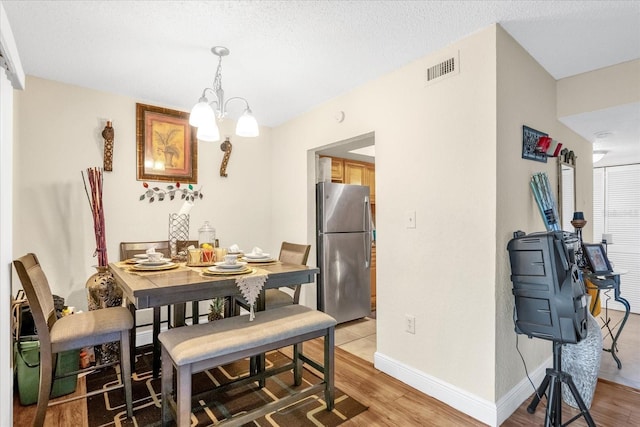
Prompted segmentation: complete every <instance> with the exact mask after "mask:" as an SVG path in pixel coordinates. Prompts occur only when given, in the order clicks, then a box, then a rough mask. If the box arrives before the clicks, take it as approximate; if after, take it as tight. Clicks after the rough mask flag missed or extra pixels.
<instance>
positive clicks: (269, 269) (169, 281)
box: [109, 261, 320, 377]
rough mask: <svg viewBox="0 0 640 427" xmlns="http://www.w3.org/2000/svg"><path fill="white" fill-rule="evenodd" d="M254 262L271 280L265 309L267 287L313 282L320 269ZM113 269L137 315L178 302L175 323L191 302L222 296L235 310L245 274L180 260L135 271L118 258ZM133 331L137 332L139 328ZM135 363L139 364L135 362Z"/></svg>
mask: <svg viewBox="0 0 640 427" xmlns="http://www.w3.org/2000/svg"><path fill="white" fill-rule="evenodd" d="M250 266H251V267H253V268H256V269H258V271H257V272H258V273H260V272H262V273H265V274H267V280H266V281H265V283H264V287H263V289H262V297H261V298H258V300H257V301H256V307H255V309H256V310H264V291H265V290H266V289H273V288H279V287H284V286H293V285H298V284H304V283H312V282H313V281H314V280H315V277H316V275H317V274H318V273H319V271H320V270H319V269H318V268H316V267H308V266H306V265H295V264H286V263H282V262H279V261H278V262H274V263H269V264H255V265H250ZM109 269H110V270H111V272H112V273H113V276H114V278H115V281H116V283H117V285H118V286H119V287H120V288H121V289H122V293H123V297H124V298H126V300H127V304H128V306H129V308H130V310H131V311H132V314H133V315H134V316H135V310H139V309H144V308H153V307H162V306H167V305H174V306H175V308H176V309H175V314H174V317H175V318H176V320H175V322H174V326H183V325H184V324H185V323H184V307H185V304H186V303H187V302H191V301H202V300H208V299H212V298H219V297H224V298H227V304H226V306H225V316H228V315H230V314H231V313H232V311H233V307H232V306H231V304H232V303H233V298H234V297H236V296H240V295H241V293H240V290H239V288H238V286H237V284H236V278H238V277H241V276H242V275H220V276H217V275H209V274H203V273H202V270H203V268H201V267H187V266H186V265H185V264H180V265H179V266H178V267H177V268H175V269H171V270H162V271H134V270H132V269H131V266H130V265H127V264H126V263H124V262H116V263H110V264H109ZM134 318H135V317H134ZM155 323H156V322H154V324H155ZM158 325H159V323H158ZM133 333H135V328H134V332H133ZM159 333H160V330H159V327H157V328H155V329H154V331H153V337H154V340H153V341H154V343H155V342H157V339H156V338H157V336H158V334H159ZM131 341H132V343H133V342H135V341H134V340H131ZM134 350H135V349H134ZM134 354H135V351H132V352H131V355H132V358H133V356H134ZM155 354H158V352H156V351H154V355H155ZM156 359H157V360H156ZM131 366H132V368H135V364H134V363H132V365H131ZM159 369H160V360H159V357H155V356H154V361H153V374H154V377H157V374H158V372H159ZM134 370H135V369H134Z"/></svg>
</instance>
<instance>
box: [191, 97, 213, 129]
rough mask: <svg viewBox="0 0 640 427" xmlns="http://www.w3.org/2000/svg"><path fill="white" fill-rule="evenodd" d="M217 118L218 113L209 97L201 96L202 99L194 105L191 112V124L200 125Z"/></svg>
mask: <svg viewBox="0 0 640 427" xmlns="http://www.w3.org/2000/svg"><path fill="white" fill-rule="evenodd" d="M215 119H216V114H215V113H214V111H213V109H212V108H211V106H210V105H209V103H208V102H207V98H200V101H199V102H198V103H197V104H196V105H194V106H193V108H192V109H191V114H189V124H190V125H191V126H195V127H200V126H202V125H205V124H206V123H208V122H210V121H214V120H215Z"/></svg>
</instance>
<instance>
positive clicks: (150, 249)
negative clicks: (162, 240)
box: [146, 248, 156, 254]
mask: <svg viewBox="0 0 640 427" xmlns="http://www.w3.org/2000/svg"><path fill="white" fill-rule="evenodd" d="M146 253H148V254H155V253H156V248H149V249H147V251H146Z"/></svg>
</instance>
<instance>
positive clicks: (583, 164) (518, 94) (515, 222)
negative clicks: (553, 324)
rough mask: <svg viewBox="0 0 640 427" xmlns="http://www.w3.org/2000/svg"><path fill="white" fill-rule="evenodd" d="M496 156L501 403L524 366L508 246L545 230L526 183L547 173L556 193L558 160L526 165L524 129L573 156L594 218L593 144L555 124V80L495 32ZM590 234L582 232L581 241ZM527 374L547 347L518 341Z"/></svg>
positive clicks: (580, 202)
mask: <svg viewBox="0 0 640 427" xmlns="http://www.w3.org/2000/svg"><path fill="white" fill-rule="evenodd" d="M497 41H498V44H497V46H498V47H497V49H498V72H497V79H498V82H499V84H498V102H497V111H498V151H497V199H498V209H497V217H496V224H497V233H496V252H497V263H496V270H497V282H496V303H497V309H496V319H497V325H496V326H497V329H496V367H495V368H496V396H497V397H498V398H500V397H501V396H503V395H505V394H506V393H507V392H508V391H509V390H511V389H512V388H513V387H514V386H515V385H516V384H517V383H518V382H519V381H520V380H521V379H522V369H523V367H522V361H521V360H520V356H519V355H518V354H517V351H516V349H515V336H514V325H513V305H514V304H513V294H512V292H511V289H512V284H511V280H510V274H511V267H510V265H509V259H508V252H507V250H506V247H507V243H508V242H509V240H510V239H511V238H512V236H513V232H514V231H516V230H523V231H525V232H526V233H531V232H537V231H545V225H544V223H543V221H542V218H541V217H540V213H539V211H538V208H537V205H536V203H535V200H534V198H533V197H532V195H531V190H530V188H529V181H530V179H531V176H532V175H533V174H534V173H537V172H545V173H546V174H547V175H548V177H549V180H550V181H551V185H552V187H553V189H554V190H555V189H556V188H557V182H558V180H557V163H556V159H548V161H547V163H541V162H535V161H531V160H524V159H522V158H521V153H522V125H527V126H529V127H532V128H534V129H537V130H539V131H542V132H546V133H548V134H549V135H551V136H552V137H554V138H557V139H558V140H560V141H561V142H563V144H564V146H565V147H567V148H569V149H570V150H573V151H574V152H575V153H576V154H577V156H578V160H577V167H576V173H577V180H576V182H577V184H576V187H577V209H576V210H582V211H584V212H585V217H587V218H591V217H592V210H593V208H592V192H593V191H592V187H593V184H592V178H591V170H592V164H591V145H590V144H589V143H588V142H587V141H585V140H584V139H582V138H581V137H579V136H578V135H576V134H575V133H573V132H571V131H570V130H569V129H567V128H566V127H565V126H563V125H562V124H561V123H560V122H559V121H558V120H557V114H556V109H555V105H556V81H555V80H554V79H553V78H552V77H551V76H550V75H549V74H548V73H547V72H546V71H545V70H544V69H543V68H542V67H541V66H540V65H539V64H538V63H537V62H536V61H535V60H534V59H533V58H531V56H530V55H529V54H528V53H527V52H526V51H525V50H524V49H523V48H522V47H521V46H520V45H518V44H517V43H516V42H515V41H514V40H513V39H512V38H511V37H510V36H509V35H508V34H507V33H506V31H504V30H502V28H500V27H498V37H497ZM590 233H591V231H590V228H589V229H585V236H586V235H587V234H588V235H590ZM519 342H520V344H519V345H520V350H521V351H522V352H523V354H524V356H525V360H526V362H527V366H528V368H529V369H532V368H536V367H538V366H539V365H540V364H542V363H543V362H544V361H545V360H546V359H548V357H549V355H550V352H551V345H550V342H547V341H544V340H539V339H534V340H529V339H527V338H526V337H525V336H520V337H519Z"/></svg>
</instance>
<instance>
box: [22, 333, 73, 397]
mask: <svg viewBox="0 0 640 427" xmlns="http://www.w3.org/2000/svg"><path fill="white" fill-rule="evenodd" d="M14 353H15V357H14V360H15V364H16V370H17V374H18V394H19V396H20V403H21V404H23V405H31V404H33V403H36V402H37V401H38V388H39V386H40V341H38V340H37V339H32V340H29V339H28V338H25V337H23V338H21V339H20V341H18V342H15V343H14ZM79 354H80V351H79V350H71V351H64V352H62V353H59V354H58V361H57V363H56V369H55V370H54V376H55V375H63V374H65V373H69V372H73V371H77V370H78V363H79ZM77 382H78V375H77V374H76V375H71V376H68V377H65V378H60V379H57V380H55V381H54V382H53V389H52V391H51V397H59V396H64V395H65V394H69V393H73V392H74V391H76V383H77Z"/></svg>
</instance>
